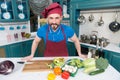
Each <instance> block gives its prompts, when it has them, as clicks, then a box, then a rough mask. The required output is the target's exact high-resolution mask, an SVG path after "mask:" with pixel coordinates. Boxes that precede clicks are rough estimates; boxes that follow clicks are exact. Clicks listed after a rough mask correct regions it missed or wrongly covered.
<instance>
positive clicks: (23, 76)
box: [0, 56, 120, 80]
mask: <svg viewBox="0 0 120 80" xmlns="http://www.w3.org/2000/svg"><path fill="white" fill-rule="evenodd" d="M53 58H54V57H52V58H51V57H49V58H47V57H46V58H45V57H37V58H33V59H53ZM64 58H65V59H66V60H67V59H70V58H79V57H74V56H73V57H64ZM4 60H11V61H13V63H14V64H15V68H14V70H13V72H12V73H11V74H8V75H0V80H15V79H16V80H47V75H48V73H50V71H43V72H22V69H23V67H24V64H18V63H17V61H20V60H21V58H0V61H4ZM56 80H63V79H62V78H61V76H57V77H56ZM68 80H120V73H119V72H118V71H117V70H115V69H114V68H113V67H112V66H111V65H109V66H108V68H107V69H106V70H105V72H104V73H101V74H98V75H94V76H89V75H87V74H85V73H83V71H82V69H79V70H78V73H77V74H76V76H75V77H69V79H68Z"/></svg>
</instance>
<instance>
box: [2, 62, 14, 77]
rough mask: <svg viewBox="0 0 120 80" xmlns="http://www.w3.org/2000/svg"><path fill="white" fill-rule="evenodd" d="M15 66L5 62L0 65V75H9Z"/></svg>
mask: <svg viewBox="0 0 120 80" xmlns="http://www.w3.org/2000/svg"><path fill="white" fill-rule="evenodd" d="M14 67H15V65H14V63H13V62H12V61H10V60H5V61H3V62H1V63H0V74H3V75H7V74H9V73H11V72H12V71H13V69H14Z"/></svg>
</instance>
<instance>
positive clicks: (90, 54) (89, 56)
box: [87, 48, 92, 58]
mask: <svg viewBox="0 0 120 80" xmlns="http://www.w3.org/2000/svg"><path fill="white" fill-rule="evenodd" d="M91 57H92V53H91V49H90V48H89V51H88V56H87V58H91Z"/></svg>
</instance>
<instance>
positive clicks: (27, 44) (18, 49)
mask: <svg viewBox="0 0 120 80" xmlns="http://www.w3.org/2000/svg"><path fill="white" fill-rule="evenodd" d="M32 42H33V40H28V41H23V42H18V43H14V44H10V45H7V55H8V56H6V57H25V56H28V55H30V54H31V46H32ZM35 56H38V50H36V53H35Z"/></svg>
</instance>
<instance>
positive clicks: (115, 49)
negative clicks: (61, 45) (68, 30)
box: [0, 36, 120, 53]
mask: <svg viewBox="0 0 120 80" xmlns="http://www.w3.org/2000/svg"><path fill="white" fill-rule="evenodd" d="M34 38H35V36H33V37H31V38H28V39H27V38H26V39H24V40H18V41H14V42H9V43H2V44H0V46H5V45H9V44H14V43H19V42H24V41H28V40H33V39H34ZM69 42H72V41H71V40H69ZM80 44H83V45H86V46H90V47H96V46H95V45H93V44H88V43H82V42H81V43H80ZM103 49H104V50H109V51H113V52H118V53H120V47H119V46H118V45H115V44H113V43H110V44H108V45H107V46H106V47H104V48H103Z"/></svg>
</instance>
